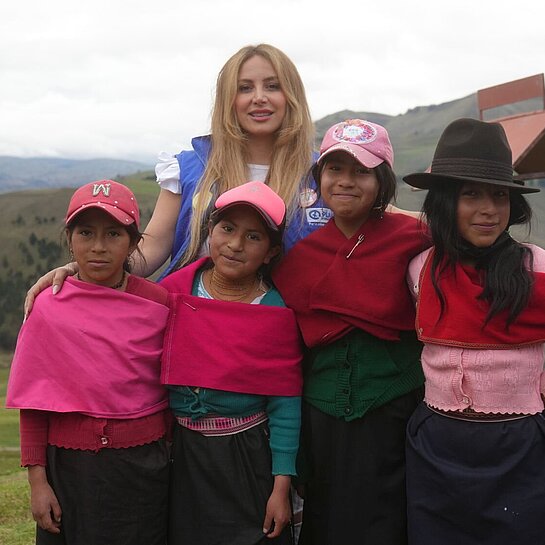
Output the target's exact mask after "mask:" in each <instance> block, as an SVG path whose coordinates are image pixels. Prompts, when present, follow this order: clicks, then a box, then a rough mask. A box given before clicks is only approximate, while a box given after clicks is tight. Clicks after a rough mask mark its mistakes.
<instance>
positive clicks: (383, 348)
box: [303, 329, 424, 421]
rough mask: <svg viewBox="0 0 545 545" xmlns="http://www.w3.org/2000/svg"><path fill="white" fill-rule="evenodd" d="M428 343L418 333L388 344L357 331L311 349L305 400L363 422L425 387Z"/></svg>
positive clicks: (306, 365)
mask: <svg viewBox="0 0 545 545" xmlns="http://www.w3.org/2000/svg"><path fill="white" fill-rule="evenodd" d="M421 351H422V344H421V343H420V342H419V341H418V339H417V338H416V333H415V332H414V331H406V332H401V340H400V341H385V340H382V339H379V338H377V337H374V336H373V335H371V334H369V333H366V332H365V331H362V330H361V329H355V330H352V331H350V332H349V333H347V334H346V335H345V336H344V337H342V338H341V339H339V340H337V341H335V342H333V343H331V344H329V345H327V346H324V347H318V348H315V349H313V350H312V351H310V353H309V354H308V356H307V358H306V359H305V367H304V369H305V375H304V392H303V396H304V399H305V401H307V402H308V403H310V404H311V405H313V406H314V407H316V408H317V409H319V410H321V411H322V412H324V413H326V414H329V415H331V416H335V417H337V418H343V419H345V420H347V421H350V420H354V419H356V418H361V417H362V416H364V415H365V413H366V412H367V411H369V410H372V409H375V408H377V407H380V406H381V405H384V404H385V403H387V402H388V401H391V400H393V399H395V398H397V397H400V396H402V395H404V394H406V393H408V392H410V391H412V390H414V389H416V388H418V387H420V386H422V385H423V384H424V374H423V372H422V366H421V364H420V353H421Z"/></svg>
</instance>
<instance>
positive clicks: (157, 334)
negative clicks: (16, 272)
mask: <svg viewBox="0 0 545 545" xmlns="http://www.w3.org/2000/svg"><path fill="white" fill-rule="evenodd" d="M168 312H169V311H168V308H167V307H166V306H165V305H162V304H160V303H156V302H154V301H151V300H149V299H144V298H143V297H140V296H137V295H133V294H130V293H125V292H120V291H116V290H112V289H111V288H104V287H101V286H97V285H95V284H89V283H85V282H79V281H77V280H74V279H72V278H67V279H66V281H65V283H64V286H63V288H62V290H61V291H60V292H59V293H58V294H57V295H55V296H53V295H52V294H51V291H50V290H47V291H43V292H42V293H41V294H40V295H39V296H38V298H37V299H36V302H35V304H34V308H33V310H32V313H31V314H30V316H29V318H28V320H27V321H26V322H25V324H24V325H23V327H22V328H21V331H20V333H19V338H18V341H17V348H16V350H15V355H14V358H13V362H12V365H11V371H10V377H9V383H8V391H7V396H6V407H8V408H17V409H39V410H44V411H55V412H80V413H84V414H87V415H89V416H94V417H97V418H138V417H141V416H146V415H149V414H153V413H155V412H157V411H159V410H162V409H164V408H166V407H167V406H168V402H167V397H166V391H165V389H164V387H163V386H161V384H160V382H159V376H160V358H161V351H162V345H163V335H164V330H165V327H166V323H167V318H168Z"/></svg>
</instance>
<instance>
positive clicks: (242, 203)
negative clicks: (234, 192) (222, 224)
mask: <svg viewBox="0 0 545 545" xmlns="http://www.w3.org/2000/svg"><path fill="white" fill-rule="evenodd" d="M234 206H249V207H250V208H253V209H254V210H255V211H256V212H257V213H258V214H259V215H260V216H261V217H262V218H263V220H264V221H265V224H266V226H267V227H268V228H269V229H270V230H271V231H280V226H279V225H277V224H276V223H275V222H274V220H273V219H272V218H271V216H269V214H267V212H265V211H264V210H263V209H261V208H260V207H259V206H257V205H255V204H253V203H251V202H247V201H235V202H230V203H229V204H226V205H224V206H222V207H221V208H216V209H215V210H214V213H217V214H223V212H225V211H227V210H229V209H231V208H233V207H234ZM282 223H283V222H282Z"/></svg>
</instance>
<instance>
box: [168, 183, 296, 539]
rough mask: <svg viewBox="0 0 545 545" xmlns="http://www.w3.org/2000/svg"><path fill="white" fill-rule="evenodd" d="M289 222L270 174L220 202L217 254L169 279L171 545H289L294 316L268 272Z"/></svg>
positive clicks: (214, 238)
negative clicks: (269, 544) (173, 422)
mask: <svg viewBox="0 0 545 545" xmlns="http://www.w3.org/2000/svg"><path fill="white" fill-rule="evenodd" d="M284 222H285V205H284V202H283V201H282V199H281V198H280V197H279V196H278V195H277V194H276V193H275V192H274V191H273V190H272V189H270V188H269V187H268V186H266V185H265V184H263V183H261V182H248V183H246V184H244V185H241V186H239V187H237V188H234V189H231V190H229V191H227V192H226V193H224V194H223V195H221V196H220V197H219V198H218V199H217V200H216V201H215V207H214V212H213V213H212V216H211V219H210V224H209V244H210V257H209V258H202V259H200V260H198V261H196V262H195V263H194V264H192V265H189V266H187V267H184V268H182V269H180V270H179V271H176V272H175V273H173V274H171V275H169V276H168V277H167V278H166V279H165V280H163V281H162V283H161V284H162V285H163V286H165V287H166V288H167V289H168V290H169V291H170V292H171V297H172V300H173V316H174V319H173V322H172V324H171V327H170V328H169V331H168V333H167V337H166V342H165V354H164V367H163V382H164V383H165V384H167V385H168V386H169V388H170V405H171V407H172V410H173V412H174V415H175V416H176V420H177V425H176V426H175V431H174V448H173V460H174V464H173V467H172V477H171V502H170V528H169V543H171V544H180V545H182V544H188V545H201V544H202V545H209V544H210V543H215V544H218V545H222V544H224V545H239V544H240V545H253V544H257V543H262V542H273V543H290V542H291V534H290V532H289V529H288V527H287V526H288V524H289V521H290V518H291V508H290V503H289V489H290V482H291V476H292V475H294V474H295V457H296V454H297V447H298V444H299V428H300V419H301V416H300V409H301V400H300V393H301V371H300V363H301V347H300V341H299V332H298V329H297V324H296V321H295V317H294V315H293V312H292V311H291V310H289V309H287V308H285V305H284V302H283V301H282V299H281V297H280V295H279V294H278V292H277V291H276V289H275V288H274V287H273V286H272V284H271V283H270V280H269V274H268V273H269V271H270V267H271V265H272V262H273V260H274V259H275V257H276V256H277V255H278V254H279V252H280V244H281V240H282V232H283V228H284Z"/></svg>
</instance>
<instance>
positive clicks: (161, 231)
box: [134, 189, 182, 276]
mask: <svg viewBox="0 0 545 545" xmlns="http://www.w3.org/2000/svg"><path fill="white" fill-rule="evenodd" d="M181 199H182V196H181V195H180V194H177V193H172V192H171V191H168V190H166V189H161V192H160V193H159V197H158V198H157V202H156V204H155V209H154V210H153V214H152V216H151V219H150V221H149V223H148V225H147V227H146V229H145V230H144V238H143V240H142V242H141V243H140V250H141V251H142V254H143V255H144V258H145V262H144V261H142V260H139V259H138V254H137V253H136V254H134V257H135V259H136V262H135V265H134V273H135V274H137V275H139V276H149V275H150V274H152V273H154V272H155V271H156V270H157V269H158V268H159V267H160V266H161V265H162V264H163V263H164V262H165V261H166V260H167V258H168V256H169V255H170V252H171V249H172V244H173V242H174V233H175V230H176V222H177V220H178V213H179V212H180V205H181Z"/></svg>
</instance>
